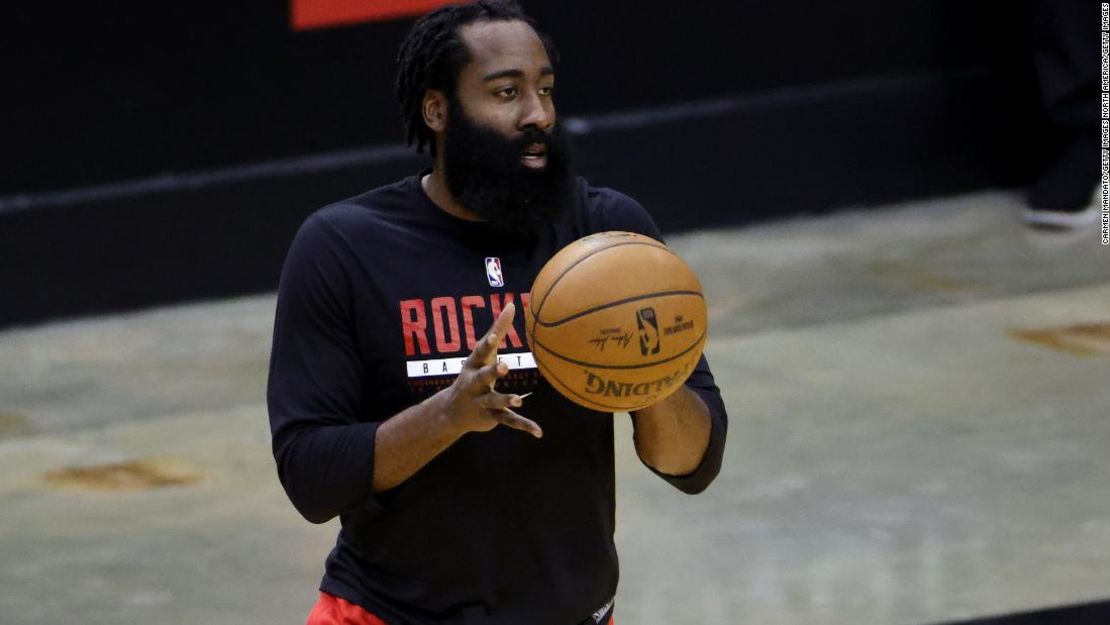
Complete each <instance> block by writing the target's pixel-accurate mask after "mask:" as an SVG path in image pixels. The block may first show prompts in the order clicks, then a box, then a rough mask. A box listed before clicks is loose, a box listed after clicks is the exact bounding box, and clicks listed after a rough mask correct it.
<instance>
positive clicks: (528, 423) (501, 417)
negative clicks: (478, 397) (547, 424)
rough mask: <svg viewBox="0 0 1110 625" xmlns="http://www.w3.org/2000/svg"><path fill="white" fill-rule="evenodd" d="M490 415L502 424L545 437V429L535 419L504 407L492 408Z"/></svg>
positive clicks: (537, 436)
mask: <svg viewBox="0 0 1110 625" xmlns="http://www.w3.org/2000/svg"><path fill="white" fill-rule="evenodd" d="M489 415H490V416H491V417H493V418H494V419H496V420H497V422H498V423H500V424H501V425H504V426H507V427H511V428H513V429H514V430H520V431H522V432H528V433H529V434H531V435H532V436H535V437H536V438H543V429H541V428H540V426H539V424H538V423H536V422H535V421H533V420H531V419H528V418H525V417H522V416H520V415H519V414H517V413H515V412H513V411H512V410H509V409H508V408H503V409H501V410H490V411H489Z"/></svg>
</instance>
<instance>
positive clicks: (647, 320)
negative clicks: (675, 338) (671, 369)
mask: <svg viewBox="0 0 1110 625" xmlns="http://www.w3.org/2000/svg"><path fill="white" fill-rule="evenodd" d="M636 325H637V326H639V327H640V355H641V356H650V355H652V354H658V353H659V324H658V323H656V321H655V309H654V308H641V309H640V310H637V311H636Z"/></svg>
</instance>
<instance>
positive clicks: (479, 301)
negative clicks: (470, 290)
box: [459, 295, 486, 351]
mask: <svg viewBox="0 0 1110 625" xmlns="http://www.w3.org/2000/svg"><path fill="white" fill-rule="evenodd" d="M459 305H460V306H461V307H462V318H463V334H465V335H466V349H468V350H470V351H474V348H475V347H477V346H478V337H476V336H475V332H474V312H473V311H472V310H471V309H473V308H485V307H486V300H485V298H484V297H482V296H481V295H467V296H466V297H463V298H462V299H460V300H459Z"/></svg>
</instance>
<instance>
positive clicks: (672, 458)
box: [632, 386, 712, 475]
mask: <svg viewBox="0 0 1110 625" xmlns="http://www.w3.org/2000/svg"><path fill="white" fill-rule="evenodd" d="M632 420H633V424H634V425H635V432H634V434H633V441H634V442H635V445H636V453H637V454H638V455H639V456H640V459H641V460H643V461H644V462H645V463H646V464H648V465H649V466H651V467H652V468H654V469H655V470H656V471H659V472H660V473H665V474H667V475H687V474H690V473H693V472H694V471H695V470H696V469H697V468H698V466H699V465H700V464H701V461H702V458H704V457H705V453H706V450H707V449H708V448H709V436H710V432H711V430H712V426H711V419H710V414H709V408H708V407H706V405H705V402H703V401H702V400H701V398H700V397H698V394H697V393H695V392H693V391H691V390H690V389H688V388H686V387H685V386H683V387H682V388H680V389H679V390H678V391H676V392H675V393H674V394H672V395H671V396H670V397H668V398H666V399H664V400H663V401H661V402H659V403H658V404H655V405H654V406H649V407H648V408H644V409H643V410H638V411H636V412H634V413H632Z"/></svg>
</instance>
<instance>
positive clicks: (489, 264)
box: [486, 256, 505, 287]
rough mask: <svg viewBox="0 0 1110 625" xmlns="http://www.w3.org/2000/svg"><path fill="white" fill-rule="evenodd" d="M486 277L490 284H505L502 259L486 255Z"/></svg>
mask: <svg viewBox="0 0 1110 625" xmlns="http://www.w3.org/2000/svg"><path fill="white" fill-rule="evenodd" d="M486 279H488V280H489V285H490V286H498V287H500V286H505V277H504V276H502V275H501V259H500V258H497V257H496V256H487V257H486Z"/></svg>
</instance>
